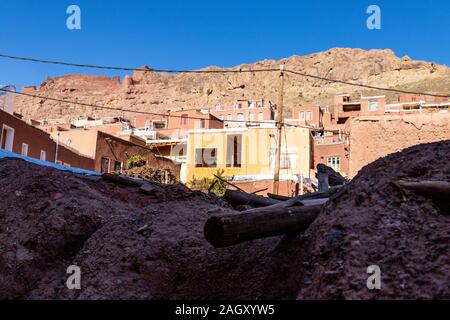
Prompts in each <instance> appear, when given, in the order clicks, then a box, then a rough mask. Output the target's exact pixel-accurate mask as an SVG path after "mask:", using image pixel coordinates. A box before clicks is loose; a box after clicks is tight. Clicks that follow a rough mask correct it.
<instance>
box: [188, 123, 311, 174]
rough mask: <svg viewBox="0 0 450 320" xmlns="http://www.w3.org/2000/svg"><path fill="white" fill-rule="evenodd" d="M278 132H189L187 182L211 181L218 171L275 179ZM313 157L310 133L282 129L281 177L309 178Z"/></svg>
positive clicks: (258, 129) (271, 129) (270, 129)
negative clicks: (206, 179) (197, 180)
mask: <svg viewBox="0 0 450 320" xmlns="http://www.w3.org/2000/svg"><path fill="white" fill-rule="evenodd" d="M276 131H277V129H276V128H275V127H274V126H271V127H246V128H229V129H210V130H193V131H189V133H188V144H187V179H188V181H192V179H193V178H194V177H195V178H197V179H199V178H203V177H208V178H211V177H213V174H215V173H216V172H217V170H218V169H224V170H225V176H254V177H260V178H264V179H273V174H274V167H275V154H276V148H277V143H276ZM310 157H311V156H310V132H309V130H308V129H306V128H295V127H292V128H289V127H288V128H283V132H282V148H281V166H280V167H281V171H280V175H281V176H283V175H284V176H292V175H297V174H303V176H304V177H307V178H308V177H309V172H310V161H311V158H310Z"/></svg>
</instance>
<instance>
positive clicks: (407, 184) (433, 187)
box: [397, 181, 450, 201]
mask: <svg viewBox="0 0 450 320" xmlns="http://www.w3.org/2000/svg"><path fill="white" fill-rule="evenodd" d="M397 185H398V186H400V187H402V188H404V189H407V190H411V191H414V192H415V193H417V194H420V195H422V196H424V197H427V198H431V199H436V200H446V201H450V182H446V181H398V182H397Z"/></svg>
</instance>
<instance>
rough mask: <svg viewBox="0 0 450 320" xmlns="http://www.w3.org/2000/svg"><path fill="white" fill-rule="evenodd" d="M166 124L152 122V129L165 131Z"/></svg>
mask: <svg viewBox="0 0 450 320" xmlns="http://www.w3.org/2000/svg"><path fill="white" fill-rule="evenodd" d="M165 128H166V123H165V122H153V129H155V130H157V129H165Z"/></svg>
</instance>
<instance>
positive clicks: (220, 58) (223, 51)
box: [0, 0, 450, 87]
mask: <svg viewBox="0 0 450 320" xmlns="http://www.w3.org/2000/svg"><path fill="white" fill-rule="evenodd" d="M71 4H76V5H79V6H80V8H81V18H82V22H81V23H82V29H81V30H73V31H70V30H68V29H67V27H66V19H67V17H68V15H67V14H66V9H67V7H68V6H69V5H71ZM371 4H376V5H379V6H380V7H381V10H382V11H381V12H382V29H381V30H369V29H368V28H367V27H366V20H367V18H368V15H367V14H366V9H367V7H368V6H369V5H371ZM0 11H1V18H0V52H1V53H5V54H11V55H18V56H27V57H38V58H46V59H55V60H66V61H72V62H78V63H89V64H104V65H118V66H127V67H138V66H142V65H149V66H151V67H154V68H200V67H204V66H208V65H217V66H223V67H229V66H234V65H238V64H241V63H251V62H256V61H258V60H262V59H266V58H271V59H279V58H284V57H288V56H291V55H294V54H297V55H305V54H310V53H314V52H319V51H323V50H327V49H329V48H332V47H358V48H363V49H372V48H381V49H383V48H391V49H393V50H394V51H395V52H396V54H397V55H399V56H403V55H405V54H408V55H409V56H410V57H411V58H413V59H420V60H428V61H434V62H437V63H440V64H446V65H450V36H449V34H450V32H449V31H450V30H449V29H450V27H449V21H450V1H448V0H421V1H419V0H416V1H414V0H409V1H406V0H371V1H366V0H340V1H331V0H330V1H325V0H322V1H303V0H295V1H290V0H289V1H288V0H278V1H265V0H258V1H256V0H255V1H246V0H226V1H225V0H224V1H214V0H209V1H203V0H201V1H195V0H191V1H186V0H184V1H182V0H179V1H174V0H165V1H151V0H147V1H144V0H141V1H139V0H129V1H115V0H109V1H102V0H96V1H94V0H70V1H65V0H57V1H56V0H55V1H49V0H47V1H38V0H28V1H25V0H14V1H2V3H1V5H0ZM68 73H91V74H107V75H120V76H123V75H124V73H120V72H105V71H95V70H90V69H79V68H70V67H62V66H49V65H39V64H33V63H28V62H14V61H11V60H5V59H1V58H0V83H2V84H9V83H11V84H15V85H17V86H18V87H21V86H24V85H38V84H40V83H41V82H42V81H43V80H44V78H45V77H46V76H47V75H49V76H57V75H62V74H68Z"/></svg>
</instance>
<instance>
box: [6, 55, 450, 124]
mask: <svg viewBox="0 0 450 320" xmlns="http://www.w3.org/2000/svg"><path fill="white" fill-rule="evenodd" d="M280 64H284V65H285V68H287V69H290V70H294V71H298V72H302V73H305V74H310V75H313V76H320V77H325V78H331V79H336V80H340V81H348V82H358V83H363V84H367V85H371V86H378V87H387V88H397V89H408V90H414V89H420V88H421V87H426V88H427V90H431V91H430V92H429V93H441V92H446V93H448V92H449V91H450V80H449V79H450V68H448V67H446V66H443V65H439V64H436V63H433V62H426V61H415V60H412V59H411V58H409V56H403V57H397V56H396V55H395V53H394V51H392V50H391V49H372V50H363V49H358V48H333V49H329V50H327V51H323V52H318V53H312V54H309V55H305V56H299V55H293V56H291V57H288V58H282V59H279V60H273V59H265V60H261V61H257V62H255V63H245V64H241V65H238V66H234V67H231V68H221V67H217V66H208V67H205V68H202V69H199V70H217V69H225V70H239V69H262V68H278V67H279V65H280ZM143 68H148V70H149V71H145V72H141V71H135V72H133V73H132V74H129V75H127V76H125V77H124V78H123V79H122V81H120V78H119V77H107V76H101V75H100V76H99V75H87V74H68V75H62V76H58V77H55V78H54V79H51V78H49V79H47V80H46V81H44V82H43V83H42V84H41V86H40V87H39V88H37V89H36V90H34V89H33V88H30V87H26V88H24V92H30V93H34V94H36V95H42V96H49V97H53V98H58V99H67V100H73V101H78V102H83V103H89V104H97V105H105V106H108V107H115V108H126V109H133V110H136V111H149V112H165V111H167V110H177V109H181V108H205V107H214V106H215V105H217V104H231V103H233V102H235V101H236V100H237V99H243V98H244V99H249V100H259V99H261V98H263V99H265V100H272V101H274V102H275V101H276V99H277V96H278V87H279V85H278V77H279V74H278V72H272V73H262V72H261V73H237V74H235V73H227V74H215V73H207V74H194V73H179V74H168V73H160V72H153V71H151V69H150V68H149V67H145V66H144V67H143ZM285 79H286V82H285V93H284V95H285V104H286V107H287V109H288V110H289V109H290V108H292V107H293V106H295V105H298V104H300V103H319V104H322V105H327V104H332V98H333V96H334V95H335V94H339V93H349V94H352V95H355V96H358V95H360V94H387V95H388V98H391V99H394V98H395V94H392V93H390V92H380V91H377V90H366V89H363V88H360V87H354V86H350V85H345V84H340V83H330V82H329V81H323V80H318V79H312V78H306V77H301V76H297V75H293V74H290V73H286V77H285ZM430 84H432V85H431V86H430ZM15 106H16V111H17V112H18V113H21V114H23V115H24V116H25V117H26V118H33V119H36V120H42V119H48V118H66V119H70V118H76V117H81V116H88V115H90V116H113V115H114V116H116V115H119V114H111V112H108V111H106V110H103V111H102V110H98V109H97V110H93V109H92V108H90V107H79V106H74V105H67V104H65V103H58V102H54V101H45V100H44V99H35V98H31V97H26V96H18V97H16V99H15ZM124 115H126V116H129V115H130V114H124Z"/></svg>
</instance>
